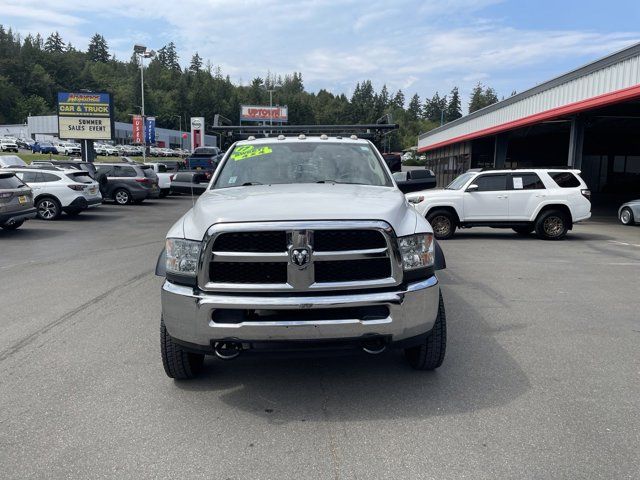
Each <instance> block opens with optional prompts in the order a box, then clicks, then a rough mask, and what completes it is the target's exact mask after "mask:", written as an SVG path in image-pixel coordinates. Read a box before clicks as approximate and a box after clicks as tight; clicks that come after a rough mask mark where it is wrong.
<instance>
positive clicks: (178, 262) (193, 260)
mask: <svg viewBox="0 0 640 480" xmlns="http://www.w3.org/2000/svg"><path fill="white" fill-rule="evenodd" d="M200 245H201V242H196V241H193V240H185V239H184V238H167V243H166V252H167V272H171V273H178V274H180V275H190V276H195V275H196V273H197V271H198V258H199V257H200Z"/></svg>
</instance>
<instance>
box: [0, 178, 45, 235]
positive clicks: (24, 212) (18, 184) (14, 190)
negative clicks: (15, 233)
mask: <svg viewBox="0 0 640 480" xmlns="http://www.w3.org/2000/svg"><path fill="white" fill-rule="evenodd" d="M35 216H36V209H35V207H34V206H33V192H32V191H31V189H30V188H29V187H28V186H27V185H25V183H24V182H23V181H22V180H20V179H19V178H18V177H16V175H15V173H14V172H11V171H8V170H0V227H1V228H3V229H5V230H15V229H17V228H20V226H21V225H22V224H23V223H24V222H25V221H26V220H29V219H30V218H34V217H35Z"/></svg>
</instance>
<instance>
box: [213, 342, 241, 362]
mask: <svg viewBox="0 0 640 480" xmlns="http://www.w3.org/2000/svg"><path fill="white" fill-rule="evenodd" d="M213 351H214V352H215V354H216V357H218V358H220V359H222V360H233V359H234V358H236V357H237V356H238V355H240V353H242V344H241V343H238V342H216V343H214V345H213Z"/></svg>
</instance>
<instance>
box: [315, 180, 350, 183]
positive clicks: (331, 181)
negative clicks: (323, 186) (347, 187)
mask: <svg viewBox="0 0 640 480" xmlns="http://www.w3.org/2000/svg"><path fill="white" fill-rule="evenodd" d="M316 183H348V184H354V183H357V182H340V181H338V180H318V181H317V182H316Z"/></svg>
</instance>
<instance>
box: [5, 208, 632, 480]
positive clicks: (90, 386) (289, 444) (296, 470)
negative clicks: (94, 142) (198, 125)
mask: <svg viewBox="0 0 640 480" xmlns="http://www.w3.org/2000/svg"><path fill="white" fill-rule="evenodd" d="M190 207H191V199H190V198H189V197H180V198H168V199H163V200H152V201H148V202H145V203H144V204H142V205H129V206H123V207H121V206H115V205H110V204H108V205H102V206H101V207H100V208H99V209H97V210H96V211H92V212H85V213H84V214H83V215H81V216H80V217H78V218H73V219H71V218H65V217H63V218H62V219H60V220H58V221H55V222H42V221H35V220H34V221H29V222H27V223H26V224H25V225H24V226H23V227H22V228H21V229H20V230H18V231H14V232H9V231H1V232H0V248H1V249H0V306H1V307H0V311H1V312H2V314H1V315H0V378H2V381H1V382H0V405H2V408H1V409H0V468H1V471H2V472H3V478H62V477H69V478H125V477H134V478H149V477H157V478H165V477H177V476H182V477H184V478H223V479H224V478H233V479H245V478H265V479H267V478H296V479H298V478H328V479H335V478H385V477H386V478H389V477H403V478H438V479H443V478H473V479H478V478H636V477H637V472H638V471H640V453H638V445H639V444H640V378H639V377H640V347H639V345H640V315H639V314H638V311H639V310H640V308H639V307H640V299H639V297H638V291H639V280H638V278H639V273H638V272H639V271H640V227H624V226H622V225H619V224H617V223H615V218H613V219H612V220H611V222H607V221H602V220H599V219H596V220H594V221H590V222H588V223H586V224H584V225H577V226H576V227H575V228H574V230H573V231H572V232H570V233H569V234H568V236H567V239H566V240H564V241H560V242H545V241H542V240H538V239H537V238H535V236H531V237H528V238H520V237H518V236H517V235H515V234H514V233H513V232H511V230H491V229H485V228H475V229H473V230H462V231H460V233H459V234H458V235H457V236H456V237H455V238H453V239H452V240H448V241H443V242H442V247H443V249H444V252H445V255H446V258H447V264H448V268H447V270H445V271H444V272H441V273H440V279H441V281H442V284H443V289H444V298H445V303H446V307H447V317H448V325H449V329H448V330H449V345H448V351H447V357H446V358H445V363H444V365H443V366H442V367H441V368H440V369H439V370H437V371H436V372H415V371H413V370H411V369H410V367H409V366H408V365H407V364H406V363H405V362H403V361H402V359H401V358H400V355H399V353H390V354H383V355H381V356H378V357H371V356H365V355H356V356H346V357H326V358H325V357H321V356H313V357H310V358H299V357H297V358H291V357H276V358H272V357H264V356H249V355H247V356H241V357H240V358H238V359H237V360H235V361H232V362H228V363H223V362H220V361H217V360H214V359H207V360H206V362H205V373H204V375H202V377H200V378H198V379H196V380H192V381H189V382H173V381H171V380H169V379H167V378H166V376H165V374H164V372H163V371H162V366H161V364H160V360H159V355H160V354H159V338H158V337H159V335H158V323H159V313H160V304H159V287H160V282H161V280H160V279H158V278H156V277H154V276H153V269H154V267H155V262H156V258H157V256H158V253H159V252H160V250H161V249H162V246H163V241H164V235H165V233H166V231H167V229H168V228H169V226H170V225H171V224H172V223H173V221H174V220H175V219H177V218H178V216H179V215H181V214H182V213H183V212H185V211H186V210H187V209H188V208H190Z"/></svg>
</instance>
